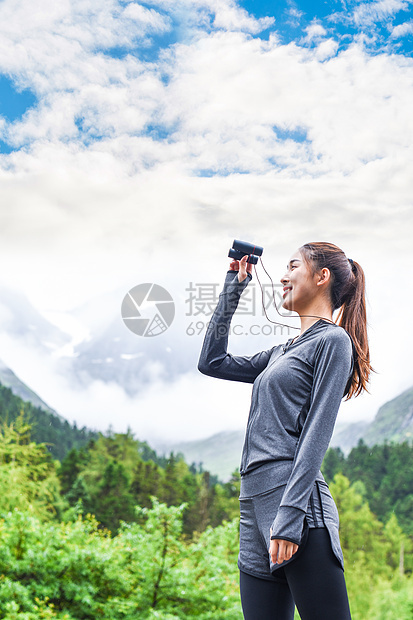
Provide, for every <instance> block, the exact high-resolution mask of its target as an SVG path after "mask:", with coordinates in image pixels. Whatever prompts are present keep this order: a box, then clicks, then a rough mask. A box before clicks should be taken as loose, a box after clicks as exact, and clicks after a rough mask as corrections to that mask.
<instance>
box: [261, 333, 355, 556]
mask: <svg viewBox="0 0 413 620" xmlns="http://www.w3.org/2000/svg"><path fill="white" fill-rule="evenodd" d="M351 369H352V344H351V340H350V338H349V336H348V334H347V333H346V332H345V331H344V330H343V329H341V328H337V329H334V330H332V331H329V333H328V334H327V335H326V337H325V338H324V339H323V341H322V342H321V343H320V346H319V347H318V350H317V353H316V357H315V365H314V379H313V386H312V390H311V396H310V401H309V407H308V411H307V416H306V418H305V421H304V423H303V425H302V429H301V433H300V436H299V441H298V444H297V448H296V452H295V457H294V462H293V469H292V472H291V475H290V477H289V480H288V483H287V485H286V487H285V489H284V493H283V497H282V500H281V503H280V507H279V509H278V512H277V516H276V517H275V519H274V521H273V524H272V528H271V530H272V535H271V538H273V539H274V538H278V539H283V540H289V541H291V542H294V543H296V544H298V545H299V544H300V540H301V535H302V531H303V526H304V517H305V514H306V510H307V505H308V501H309V497H310V494H311V492H312V490H313V486H314V482H315V479H316V477H317V474H318V471H319V469H320V467H321V464H322V461H323V458H324V455H325V453H326V451H327V448H328V445H329V442H330V440H331V436H332V434H333V429H334V424H335V421H336V417H337V413H338V409H339V406H340V402H341V400H342V398H343V394H344V390H345V387H346V384H347V381H348V379H349V374H350V372H351Z"/></svg>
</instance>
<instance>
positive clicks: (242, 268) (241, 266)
mask: <svg viewBox="0 0 413 620" xmlns="http://www.w3.org/2000/svg"><path fill="white" fill-rule="evenodd" d="M247 260H248V254H246V255H245V256H243V257H242V258H241V260H233V261H232V262H231V264H230V266H229V268H230V269H232V270H233V271H238V282H242V281H243V280H245V278H246V277H247V273H251V272H252V263H247Z"/></svg>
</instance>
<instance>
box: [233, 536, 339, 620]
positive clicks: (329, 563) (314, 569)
mask: <svg viewBox="0 0 413 620" xmlns="http://www.w3.org/2000/svg"><path fill="white" fill-rule="evenodd" d="M278 570H281V572H282V573H283V576H285V578H286V583H282V582H279V581H268V580H266V579H260V578H258V577H253V576H251V575H248V574H247V573H244V572H242V571H241V573H240V588H241V602H242V611H243V613H244V618H245V620H293V618H294V604H295V605H297V609H298V612H299V614H300V617H301V620H351V615H350V608H349V604H348V597H347V590H346V583H345V580H344V573H343V570H342V568H341V566H340V565H339V562H338V560H337V558H336V557H335V555H334V553H333V551H332V549H331V543H330V536H329V534H328V531H327V529H326V528H316V529H310V530H309V532H308V539H307V542H306V544H305V547H304V549H303V551H302V553H301V554H300V555H299V556H297V558H296V559H295V560H294V561H292V562H290V563H289V564H286V566H284V567H283V568H280V569H278Z"/></svg>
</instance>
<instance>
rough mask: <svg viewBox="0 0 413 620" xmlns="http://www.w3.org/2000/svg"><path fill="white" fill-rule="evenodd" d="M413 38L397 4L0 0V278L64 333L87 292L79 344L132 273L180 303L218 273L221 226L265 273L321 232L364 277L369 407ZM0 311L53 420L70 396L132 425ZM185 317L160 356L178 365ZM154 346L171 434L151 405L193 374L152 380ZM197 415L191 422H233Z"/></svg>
mask: <svg viewBox="0 0 413 620" xmlns="http://www.w3.org/2000/svg"><path fill="white" fill-rule="evenodd" d="M412 36H413V17H412V2H410V1H408V0H377V1H374V2H345V1H344V0H343V1H342V2H276V3H275V2H274V3H270V2H257V1H255V0H248V1H247V0H245V1H243V2H239V3H236V2H235V1H234V0H151V1H148V2H132V1H127V0H99V2H98V1H97V0H68V1H67V2H55V0H37V2H36V7H35V9H34V8H33V3H32V2H31V0H19V2H18V3H16V2H15V1H14V0H2V2H1V3H0V189H1V198H2V203H1V208H0V236H1V237H0V264H2V265H7V268H5V269H3V270H2V271H1V272H0V284H3V285H5V286H6V287H9V288H12V289H14V290H17V291H19V292H23V293H24V294H25V295H26V296H27V297H28V298H29V299H30V301H31V302H32V304H33V305H34V306H35V307H36V308H37V309H38V310H39V311H40V312H41V313H43V314H45V315H46V316H48V317H50V316H53V317H55V319H56V320H58V319H57V318H56V317H60V319H59V321H60V323H59V324H63V323H64V324H65V325H71V326H72V328H73V330H74V331H76V329H75V327H73V326H74V325H75V323H76V320H75V315H76V308H77V307H79V306H82V304H85V303H88V304H91V306H92V307H93V304H96V309H94V310H93V312H91V314H90V317H93V320H92V319H90V320H86V324H85V325H80V326H78V328H79V329H78V332H77V335H76V334H74V337H80V336H79V334H80V333H82V334H85V333H87V332H88V331H89V332H93V330H96V329H98V324H99V325H100V323H101V322H104V319H105V320H106V319H107V320H108V321H110V320H113V316H112V315H111V312H112V311H114V312H115V314H116V312H117V311H118V309H119V308H120V303H121V299H123V296H124V294H125V292H126V291H128V290H129V289H130V288H132V286H134V285H137V284H139V283H140V282H142V281H144V282H157V283H159V284H160V285H161V286H164V287H165V288H167V290H169V291H170V292H171V294H172V295H173V296H174V299H177V300H181V301H182V299H183V297H184V291H185V288H186V287H187V286H188V283H189V281H201V280H203V281H205V282H210V281H214V282H220V281H221V280H222V277H223V273H224V272H225V271H226V268H227V262H226V254H227V251H228V248H229V247H230V245H231V243H232V240H233V239H234V238H240V239H245V240H250V241H251V242H254V243H257V244H259V245H262V246H264V247H265V248H266V261H267V262H266V266H267V268H269V269H270V271H271V273H272V275H273V277H274V279H275V280H277V279H278V278H279V277H280V275H281V273H282V270H283V268H284V265H285V263H286V259H288V257H289V256H290V255H291V253H292V252H293V251H294V250H295V249H296V248H297V247H298V246H299V245H301V244H302V243H305V242H306V241H312V240H320V239H324V240H330V241H333V242H335V243H337V244H338V245H339V246H340V247H342V248H343V249H344V251H345V252H347V253H348V255H349V256H351V257H352V258H353V259H355V260H358V261H359V262H360V264H362V266H363V267H364V268H365V270H366V273H367V276H368V295H369V309H370V317H371V318H370V323H371V343H372V352H373V357H374V360H375V364H374V365H375V367H376V368H377V369H378V370H379V373H378V374H377V375H376V376H375V377H374V378H373V383H372V396H371V399H370V400H368V399H367V400H366V399H364V400H362V401H360V403H358V402H356V404H355V405H354V406H353V405H351V406H350V405H349V406H348V407H347V405H346V407H347V408H346V412H348V413H346V415H347V416H348V417H353V418H354V417H357V416H358V415H359V414H360V415H361V414H362V415H363V416H366V415H368V416H370V417H371V416H372V415H373V414H374V413H375V411H376V410H377V408H378V406H379V405H380V404H382V403H383V402H384V401H385V400H386V399H389V398H391V397H393V396H396V395H397V394H398V393H400V392H401V391H402V390H403V389H405V388H407V387H410V385H411V370H410V368H411V364H410V357H411V350H412V348H413V333H411V332H412V330H410V328H409V326H406V318H405V317H406V312H408V310H406V309H408V308H409V306H410V305H411V304H413V291H412V290H411V286H410V285H409V283H410V280H409V283H407V282H406V276H405V274H406V273H410V272H411V271H412V270H413V256H412V251H411V239H412V234H413V202H412V196H413V169H412V168H413V115H412V113H411V110H412V109H413V59H412ZM119 290H121V293H122V294H121V299H118V296H119V295H120V293H119ZM102 295H106V297H105V299H110V300H111V301H110V303H109V302H108V303H106V302H105V304H102V303H101V302H100V301H99V300H101V299H102ZM113 309H115V310H113ZM8 312H9V310H8V309H7V308H6V307H3V306H2V305H1V300H0V347H1V350H2V357H3V360H4V361H5V362H6V363H8V364H9V365H10V366H11V367H12V368H13V370H15V372H17V374H19V375H21V376H22V377H23V378H27V380H28V383H29V384H30V385H31V387H32V388H34V389H35V390H37V391H38V392H39V394H40V395H41V397H42V398H43V399H44V400H46V401H47V402H48V403H49V404H50V405H51V406H53V407H55V408H56V410H58V411H59V412H61V413H62V414H64V415H67V416H68V417H70V418H71V419H76V416H77V415H81V413H82V412H83V411H84V407H85V405H84V403H85V402H87V403H88V411H89V412H90V415H92V414H93V415H95V418H94V419H93V420H95V419H96V420H97V421H99V420H102V424H103V427H104V428H106V427H107V425H108V420H110V416H111V415H112V412H113V407H115V406H116V402H119V400H122V410H123V411H124V412H125V414H124V416H125V417H124V419H122V420H119V424H120V425H121V424H123V425H124V428H126V426H127V425H128V424H130V425H131V426H132V428H135V430H139V420H136V406H137V404H136V401H133V402H132V401H130V400H129V399H128V397H127V396H126V395H125V394H123V395H122V394H120V393H119V388H118V387H114V386H110V385H104V384H101V383H99V382H97V383H93V384H91V385H90V386H89V387H88V388H85V391H84V392H82V391H80V392H79V393H76V394H73V393H72V391H71V390H70V385H68V384H67V383H65V380H66V379H65V377H61V376H59V375H58V371H57V366H56V365H55V359H57V356H58V354H59V355H60V354H62V355H63V352H60V353H59V352H56V351H55V352H54V354H53V355H52V354H50V355H49V356H48V357H44V353H41V352H39V351H38V350H29V349H30V346H29V344H28V343H27V342H23V341H19V340H18V339H17V340H16V339H15V338H14V339H13V338H12V337H11V335H10V334H8V333H7V330H6V329H3V331H2V329H1V325H3V324H4V325H5V324H6V318H7V316H8ZM178 314H179V313H177V315H178ZM76 316H77V315H76ZM116 316H118V315H117V314H116ZM97 318H99V321H97ZM181 319H182V321H183V318H182V317H181ZM2 320H3V321H2ZM182 327H183V328H184V327H185V326H182V323H181V324H180V323H179V321H178V319H176V320H175V321H174V329H175V330H176V332H175V335H174V336H173V337H174V338H175V339H176V341H178V340H180V342H179V345H178V346H177V352H176V355H178V356H181V357H182V359H183V360H185V359H192V357H193V356H196V353H197V350H198V349H199V346H200V342H198V340H195V339H192V340H191V339H190V338H185V337H184V338H181V339H180V336H179V334H180V332H179V329H181V328H182ZM72 328H69V327H68V329H72ZM73 330H72V331H73ZM170 333H171V334H172V331H171V332H170ZM234 347H238V349H237V350H238V352H240V353H242V352H244V351H245V352H247V353H253V352H255V351H256V350H257V349H259V348H268V342H267V340H266V339H260V338H257V339H256V340H255V341H254V342H250V343H245V342H236V341H235V342H234ZM191 356H192V357H191ZM168 359H169V358H168V355H166V354H165V356H164V357H162V358H160V359H159V360H158V364H157V366H156V368H155V369H154V368H153V367H150V366H149V365H148V368H147V374H148V376H150V377H152V376H153V377H154V378H153V381H152V382H151V383H150V385H149V386H148V392H147V393H145V394H142V402H144V404H145V406H152V408H153V410H154V411H155V412H158V413H157V415H154V416H153V423H154V425H155V426H156V427H157V428H160V427H163V428H165V433H172V432H173V429H174V426H173V424H171V422H170V420H168V419H164V418H163V417H162V416H163V414H162V410H163V407H164V406H166V405H167V406H168V407H169V406H170V403H179V402H181V403H182V402H183V401H184V400H185V398H187V395H188V394H189V393H192V392H193V398H194V399H198V396H199V393H200V390H203V389H205V388H204V386H205V384H204V383H202V381H203V379H202V378H200V377H198V374H199V373H198V374H197V373H196V371H195V370H191V372H188V373H187V374H186V375H185V376H182V377H181V379H180V381H178V382H177V383H176V384H174V385H173V386H171V385H169V384H165V383H163V380H162V376H163V375H162V368H163V367H164V365H165V364H167V363H168ZM394 360H398V363H397V364H396V363H395V362H394ZM154 373H155V374H154ZM209 389H210V396H211V398H215V399H216V402H217V403H218V402H220V401H221V400H222V398H223V397H224V396H223V394H224V390H227V389H228V390H231V388H229V387H226V388H224V387H222V386H219V385H218V384H215V383H212V384H211V385H210V386H209ZM151 390H152V392H151ZM154 391H156V392H157V393H158V394H162V398H164V399H165V402H163V403H160V402H159V400H158V401H156V402H155V400H154V397H153V392H154ZM225 394H228V398H238V396H235V393H232V392H231V393H230V392H225ZM243 398H244V396H243ZM188 402H190V399H189V401H188ZM151 403H152V404H151ZM173 406H175V405H173ZM199 406H200V408H201V409H202V407H203V406H204V405H203V404H202V403H201V404H200V405H199ZM233 410H234V411H235V409H234V408H231V411H233ZM228 411H229V409H228ZM173 413H174V416H176V417H173V416H172V417H173V419H179V416H181V418H182V416H183V415H184V414H185V415H190V412H189V411H186V412H185V411H183V412H182V411H181V409H179V407H178V404H176V410H174V412H173ZM204 414H205V415H202V411H201V410H200V418H199V428H198V430H197V431H196V429H195V431H196V432H198V433H199V434H203V433H204V434H205V433H207V431H208V432H210V431H211V432H213V431H216V430H220V429H222V428H224V427H225V426H226V427H231V426H233V425H234V424H235V421H234V419H232V418H231V419H229V418H228V419H227V418H225V416H223V415H222V412H221V413H219V410H218V413H217V415H216V416H215V417H214V416H211V415H210V412H209V410H208V411H206V410H205V411H204ZM82 415H83V414H82ZM228 415H229V414H228ZM157 416H159V417H157ZM93 420H92V422H93ZM201 420H203V421H206V422H208V424H210V426H209V427H208V429H207V428H206V427H201ZM83 422H84V423H87V420H83ZM92 422H91V423H92ZM206 422H205V423H206ZM93 423H94V422H93ZM182 424H184V419H183V418H182ZM134 425H135V426H134ZM149 430H150V429H149Z"/></svg>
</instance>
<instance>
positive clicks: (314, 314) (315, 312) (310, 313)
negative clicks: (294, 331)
mask: <svg viewBox="0 0 413 620" xmlns="http://www.w3.org/2000/svg"><path fill="white" fill-rule="evenodd" d="M299 315H300V321H301V332H300V333H301V334H303V333H304V332H305V331H306V330H307V329H308V328H309V327H311V325H314V323H317V321H319V320H320V319H325V320H326V321H331V322H333V313H332V310H331V306H330V304H328V303H323V302H320V303H317V304H310V305H309V306H307V307H306V308H304V309H303V310H302V311H301V310H300V312H299Z"/></svg>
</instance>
